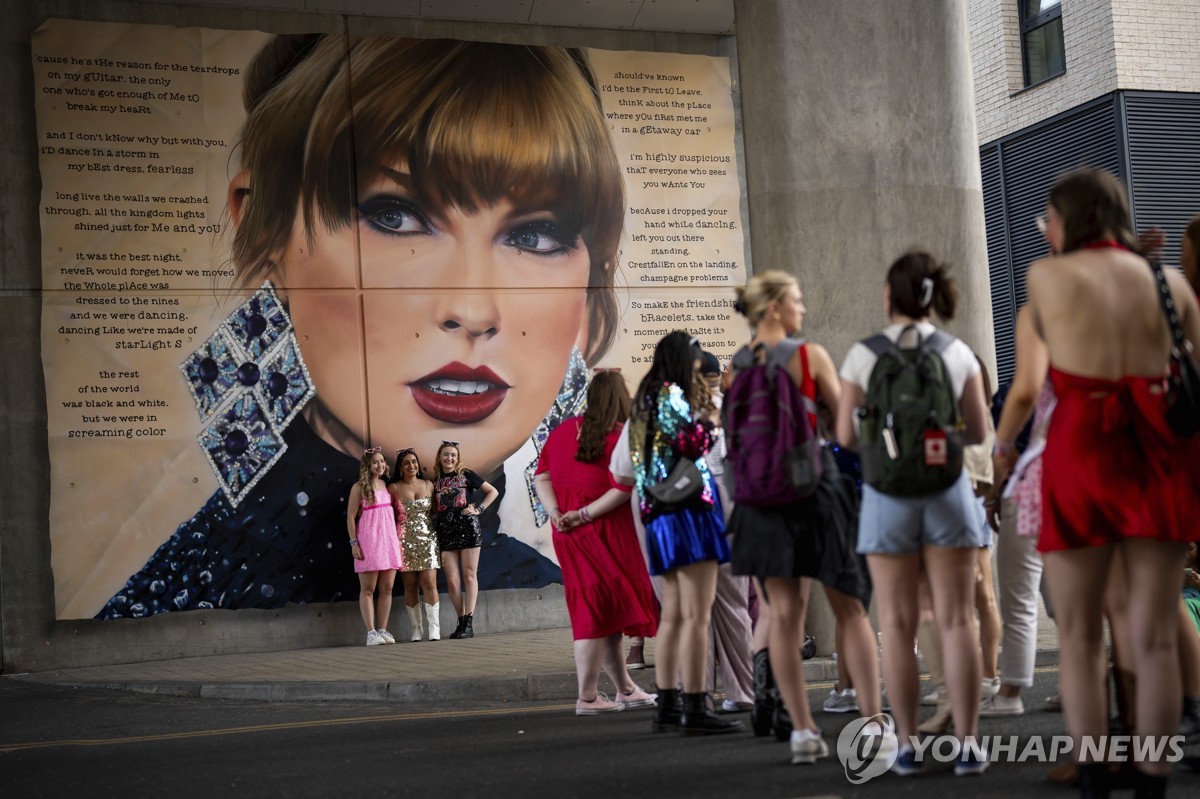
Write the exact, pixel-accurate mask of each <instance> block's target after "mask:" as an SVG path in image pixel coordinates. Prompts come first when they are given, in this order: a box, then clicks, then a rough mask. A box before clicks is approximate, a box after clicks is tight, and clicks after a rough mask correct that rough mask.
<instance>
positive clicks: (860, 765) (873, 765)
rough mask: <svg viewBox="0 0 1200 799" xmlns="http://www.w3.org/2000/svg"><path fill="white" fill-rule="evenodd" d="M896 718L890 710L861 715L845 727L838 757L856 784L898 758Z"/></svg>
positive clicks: (888, 765)
mask: <svg viewBox="0 0 1200 799" xmlns="http://www.w3.org/2000/svg"><path fill="white" fill-rule="evenodd" d="M898 752H899V747H898V746H897V742H896V722H894V721H893V720H892V717H891V716H889V715H888V714H887V713H880V714H878V715H875V716H871V717H870V718H860V719H855V720H854V721H852V722H850V723H849V724H847V725H846V726H845V727H844V728H842V733H841V735H839V736H838V740H837V755H838V760H840V761H842V767H843V768H844V769H845V770H846V779H848V780H849V781H850V782H851V783H852V784H853V785H861V784H862V783H864V782H866V781H867V780H871V779H874V778H875V777H878V776H879V775H880V774H883V773H884V772H886V771H887V770H888V769H890V768H891V767H892V764H893V763H895V762H896V755H897V753H898Z"/></svg>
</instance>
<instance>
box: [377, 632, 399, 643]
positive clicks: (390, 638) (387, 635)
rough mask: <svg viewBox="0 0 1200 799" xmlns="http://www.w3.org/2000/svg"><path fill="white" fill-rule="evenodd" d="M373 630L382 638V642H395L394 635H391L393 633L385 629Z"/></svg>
mask: <svg viewBox="0 0 1200 799" xmlns="http://www.w3.org/2000/svg"><path fill="white" fill-rule="evenodd" d="M375 632H377V633H379V637H380V638H382V639H383V642H384V643H385V644H394V643H396V638H395V636H393V635H392V634H391V633H389V632H388V631H387V630H376V631H375Z"/></svg>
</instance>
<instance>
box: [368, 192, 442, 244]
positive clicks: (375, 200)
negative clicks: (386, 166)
mask: <svg viewBox="0 0 1200 799" xmlns="http://www.w3.org/2000/svg"><path fill="white" fill-rule="evenodd" d="M358 212H359V213H360V214H362V216H363V218H364V219H366V220H367V223H368V224H369V225H371V227H373V228H375V229H376V230H378V231H380V232H382V233H388V234H392V235H412V234H418V233H420V234H428V233H429V232H430V225H429V222H428V221H426V219H425V216H424V215H423V214H422V213H421V211H420V209H418V208H417V206H415V205H413V204H412V203H411V202H409V201H408V200H405V199H403V198H400V197H396V196H392V195H382V196H378V197H371V198H369V199H367V200H366V201H365V202H363V203H362V204H360V205H359V206H358Z"/></svg>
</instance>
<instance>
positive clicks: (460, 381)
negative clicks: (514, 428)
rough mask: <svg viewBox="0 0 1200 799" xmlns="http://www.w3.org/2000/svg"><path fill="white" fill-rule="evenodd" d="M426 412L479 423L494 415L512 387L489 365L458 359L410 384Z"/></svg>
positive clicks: (452, 420)
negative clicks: (464, 361)
mask: <svg viewBox="0 0 1200 799" xmlns="http://www.w3.org/2000/svg"><path fill="white" fill-rule="evenodd" d="M408 387H409V389H410V390H411V391H412V394H413V399H414V400H415V401H416V403H417V405H418V406H419V407H420V408H421V410H423V411H425V413H427V414H429V415H430V416H432V417H433V418H434V419H437V420H438V421H440V422H446V423H448V424H475V423H476V422H482V421H483V420H484V419H486V418H488V417H489V416H491V415H492V414H493V413H495V412H496V409H497V408H499V407H500V403H502V402H504V397H505V395H506V394H507V393H508V389H509V388H511V386H509V385H508V384H507V383H505V382H504V381H503V380H501V379H500V377H499V376H498V375H497V374H496V373H495V372H493V371H492V370H491V369H489V368H487V367H486V366H478V367H475V368H472V367H470V366H467V365H466V364H463V363H459V362H457V361H455V362H454V363H448V364H446V365H445V366H443V367H442V368H440V369H438V370H437V371H435V372H430V373H429V374H427V375H425V376H424V377H421V378H418V379H417V380H414V381H413V382H412V383H409V384H408Z"/></svg>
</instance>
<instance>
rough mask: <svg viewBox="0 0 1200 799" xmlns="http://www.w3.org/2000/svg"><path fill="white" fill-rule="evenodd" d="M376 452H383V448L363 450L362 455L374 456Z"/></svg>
mask: <svg viewBox="0 0 1200 799" xmlns="http://www.w3.org/2000/svg"><path fill="white" fill-rule="evenodd" d="M376 452H383V447H371V448H370V449H365V450H363V455H374V454H375V453H376Z"/></svg>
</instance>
